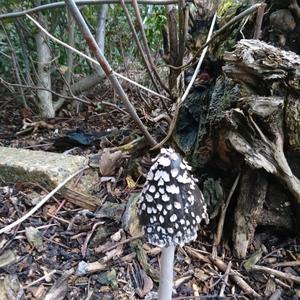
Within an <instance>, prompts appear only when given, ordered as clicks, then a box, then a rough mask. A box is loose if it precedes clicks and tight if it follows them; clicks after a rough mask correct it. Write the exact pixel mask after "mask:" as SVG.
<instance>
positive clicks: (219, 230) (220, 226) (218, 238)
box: [214, 173, 241, 246]
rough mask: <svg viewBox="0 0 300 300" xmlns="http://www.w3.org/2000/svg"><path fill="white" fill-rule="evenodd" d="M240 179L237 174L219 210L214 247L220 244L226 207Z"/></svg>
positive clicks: (239, 174) (239, 175)
mask: <svg viewBox="0 0 300 300" xmlns="http://www.w3.org/2000/svg"><path fill="white" fill-rule="evenodd" d="M240 177H241V173H238V175H237V177H236V178H235V180H234V183H233V185H232V187H231V189H230V192H229V194H228V197H227V199H226V202H225V203H224V204H223V206H222V208H221V213H220V218H219V222H218V226H217V233H216V236H215V238H214V246H217V245H219V244H220V242H221V238H222V233H223V228H224V222H225V215H226V212H227V208H228V205H229V203H230V200H231V198H232V195H233V193H234V192H235V189H236V187H237V185H238V183H239V180H240Z"/></svg>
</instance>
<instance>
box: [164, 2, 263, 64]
mask: <svg viewBox="0 0 300 300" xmlns="http://www.w3.org/2000/svg"><path fill="white" fill-rule="evenodd" d="M262 5H264V3H258V4H255V5H253V6H251V7H249V8H247V9H246V10H244V11H243V12H241V13H240V14H238V15H237V16H235V17H233V18H232V19H231V20H230V21H229V22H227V23H226V24H225V25H224V26H223V27H221V28H220V29H219V30H217V31H216V32H215V33H214V35H213V36H212V37H211V38H210V39H209V40H208V41H206V43H205V44H203V45H202V46H201V47H200V48H199V49H198V50H197V52H196V54H195V55H194V57H193V58H191V59H190V60H189V61H188V62H187V63H186V64H184V65H182V66H179V67H174V66H169V67H170V68H172V69H175V70H178V69H185V68H187V67H190V66H191V65H192V64H193V63H194V62H195V61H196V60H197V57H198V55H199V54H200V53H201V51H202V50H203V49H204V48H206V47H207V46H209V45H210V44H211V43H212V42H213V41H214V40H215V39H216V38H217V37H218V36H219V35H220V34H222V33H223V32H224V31H225V30H227V29H228V28H229V27H230V26H232V25H233V24H235V23H236V22H238V21H240V20H241V19H243V18H244V17H246V16H248V15H250V14H252V13H253V12H255V11H256V10H257V9H258V8H259V7H260V6H262Z"/></svg>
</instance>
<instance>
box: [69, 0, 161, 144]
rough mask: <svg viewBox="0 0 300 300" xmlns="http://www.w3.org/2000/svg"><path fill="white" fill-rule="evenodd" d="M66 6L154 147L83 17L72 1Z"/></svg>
mask: <svg viewBox="0 0 300 300" xmlns="http://www.w3.org/2000/svg"><path fill="white" fill-rule="evenodd" d="M66 4H67V5H68V7H69V9H70V11H71V12H72V14H73V17H74V18H75V20H76V22H77V24H78V25H79V28H80V30H81V32H82V34H83V36H84V38H85V40H86V42H87V44H88V46H89V47H90V50H91V51H92V52H93V54H94V55H95V57H96V58H97V61H98V62H99V64H100V65H101V68H102V69H103V71H104V73H105V74H106V76H107V78H108V79H109V81H110V82H111V84H112V86H113V88H114V90H115V92H116V93H117V94H118V95H119V97H120V98H121V100H122V101H123V103H124V106H125V107H126V109H127V111H128V113H129V114H130V116H131V118H132V119H133V120H134V121H135V122H136V124H137V125H138V127H139V128H140V130H141V131H142V132H143V134H144V136H145V138H146V139H147V141H148V143H149V144H150V145H152V146H154V145H156V144H157V143H156V141H155V139H154V138H153V137H152V136H151V134H150V133H149V131H148V130H147V128H146V127H145V126H144V124H143V122H142V121H141V119H140V118H139V116H138V114H137V112H136V110H135V108H134V106H133V105H132V104H131V102H130V101H129V99H128V96H127V94H126V93H125V92H124V90H123V88H122V86H121V85H120V83H119V81H118V79H117V77H116V75H115V74H114V72H113V70H112V68H111V66H110V65H109V63H108V61H107V60H106V58H105V56H104V55H103V54H102V52H101V51H100V49H99V46H98V45H97V43H96V41H95V38H94V36H93V35H92V33H91V31H90V29H89V27H88V26H87V24H86V22H85V20H84V18H83V16H82V15H81V13H80V11H79V9H78V7H77V6H76V4H75V2H74V0H66Z"/></svg>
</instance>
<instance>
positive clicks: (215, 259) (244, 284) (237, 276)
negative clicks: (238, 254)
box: [185, 246, 260, 298]
mask: <svg viewBox="0 0 300 300" xmlns="http://www.w3.org/2000/svg"><path fill="white" fill-rule="evenodd" d="M185 250H186V251H187V252H188V253H189V254H190V255H192V256H193V257H195V258H197V259H199V260H200V261H203V262H206V263H213V264H214V265H215V266H216V267H217V268H218V269H219V270H221V271H222V272H226V270H227V268H228V265H226V263H225V262H223V261H222V260H221V259H220V258H218V257H214V256H212V255H211V254H209V255H202V254H200V253H199V252H198V251H196V250H195V249H193V248H191V247H187V246H185ZM229 276H230V277H231V278H232V280H233V281H234V282H235V283H236V284H237V285H238V286H239V287H240V288H241V289H242V290H243V291H244V292H245V293H247V294H249V295H252V296H254V297H256V298H260V295H259V294H258V293H256V291H255V290H253V289H252V288H251V287H250V286H249V285H248V283H247V282H246V281H245V280H244V279H243V278H242V277H241V276H240V274H239V273H238V272H237V271H234V270H232V269H231V271H230V273H229Z"/></svg>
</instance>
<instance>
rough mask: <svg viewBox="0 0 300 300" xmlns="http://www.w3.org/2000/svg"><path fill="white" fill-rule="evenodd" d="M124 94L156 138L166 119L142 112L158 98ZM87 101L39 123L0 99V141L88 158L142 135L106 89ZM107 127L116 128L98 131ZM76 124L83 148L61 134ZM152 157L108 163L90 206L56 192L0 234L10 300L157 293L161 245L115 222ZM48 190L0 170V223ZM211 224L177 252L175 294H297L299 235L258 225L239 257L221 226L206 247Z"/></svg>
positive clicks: (137, 152)
mask: <svg viewBox="0 0 300 300" xmlns="http://www.w3.org/2000/svg"><path fill="white" fill-rule="evenodd" d="M95 95H97V96H95ZM130 95H131V96H130V97H131V100H133V101H134V102H135V105H136V109H137V111H138V114H139V115H140V116H142V121H143V122H144V124H145V125H146V126H148V128H150V130H151V132H152V134H153V135H154V136H155V137H156V138H157V140H160V139H161V138H162V137H163V136H164V133H165V130H166V128H167V124H166V125H165V127H162V126H158V125H157V122H155V121H153V120H151V118H150V117H149V116H150V113H149V112H150V111H153V110H154V109H153V107H152V105H153V103H155V101H158V100H157V99H153V102H152V103H149V101H147V100H145V98H144V97H143V96H142V95H139V94H138V93H136V92H131V93H130ZM86 97H87V98H89V99H92V101H94V102H97V103H98V106H97V109H96V110H95V109H92V108H91V109H90V108H86V107H84V108H83V109H81V110H80V113H79V114H77V115H76V114H75V113H68V112H69V111H70V109H72V106H71V105H69V107H68V108H67V109H66V110H65V111H63V112H62V115H61V116H59V117H57V118H55V119H51V120H47V121H45V122H44V123H43V122H39V121H40V120H39V119H38V118H37V117H33V115H34V114H32V113H31V111H30V110H27V111H26V110H18V109H16V104H15V102H14V100H13V99H10V98H2V100H1V102H0V114H1V116H3V117H2V118H1V119H0V145H1V146H11V147H18V148H26V149H32V150H43V151H52V152H61V153H62V152H65V151H67V152H68V153H69V154H73V155H78V154H80V155H85V156H88V155H91V154H95V153H97V152H98V151H99V150H101V149H104V148H113V147H119V146H122V145H124V144H127V143H129V142H130V141H132V140H135V139H137V138H138V137H139V136H140V133H139V131H138V130H137V129H136V126H135V124H134V123H133V121H132V120H131V119H130V117H129V115H128V114H127V113H126V112H125V111H124V108H123V107H122V105H121V103H119V101H118V100H117V99H116V98H115V97H114V94H113V92H112V90H111V89H110V88H107V87H103V88H102V89H100V90H97V91H96V92H95V91H94V92H93V93H91V94H90V95H86ZM73 109H75V107H73ZM157 113H158V114H159V111H158V112H157ZM25 118H27V121H26V124H27V125H26V128H23V129H22V127H23V126H24V120H25ZM107 129H114V130H113V131H112V132H113V133H111V134H109V135H106V134H105V133H104V134H103V132H104V131H105V130H107ZM74 130H77V132H80V133H88V134H93V136H92V137H93V138H92V140H93V141H92V142H91V143H90V145H85V146H83V145H80V144H78V143H76V142H74V141H70V140H69V139H66V138H65V137H66V135H67V133H68V132H70V131H74ZM100 132H102V134H100V135H99V133H100ZM151 156H152V154H151V153H150V152H149V149H148V147H147V146H146V145H145V143H144V142H141V143H140V144H138V146H137V147H135V148H134V150H133V151H131V152H130V153H129V154H128V155H127V156H126V157H122V158H121V160H120V161H119V162H118V163H116V164H117V165H116V166H112V169H113V171H114V173H113V174H111V178H112V181H110V182H99V185H98V186H97V187H96V188H95V195H96V196H97V197H101V199H103V201H104V204H103V207H99V209H97V211H95V212H90V211H87V210H84V209H82V208H79V207H75V206H74V205H73V204H71V203H69V202H67V201H66V200H65V199H64V198H62V197H61V196H55V197H52V198H51V199H50V200H49V201H48V202H47V203H46V204H45V205H44V206H43V207H42V208H41V209H40V210H38V211H37V212H36V213H35V214H34V215H32V216H31V217H30V218H28V219H27V220H25V221H24V222H23V223H22V224H21V225H20V226H18V227H16V228H14V229H13V230H11V231H10V232H9V233H6V234H2V235H1V236H0V282H1V281H2V286H3V284H4V286H6V287H7V288H8V287H9V288H11V293H12V294H11V295H15V296H11V297H10V299H11V300H12V299H47V300H49V299H56V300H58V299H85V300H88V299H89V300H93V299H107V300H108V299H155V292H156V291H157V287H158V282H157V279H158V274H159V271H158V270H159V255H160V249H159V248H157V247H152V246H151V245H149V244H147V243H146V240H145V239H143V238H142V239H135V240H130V239H129V238H130V237H131V236H130V232H126V231H125V229H124V226H122V215H123V212H124V209H125V207H126V204H127V201H128V199H129V198H130V197H132V195H135V194H136V193H139V192H140V191H141V189H142V186H143V183H144V181H145V174H146V173H147V171H148V169H149V167H150V165H151ZM48 192H50V190H49V189H48V188H47V187H46V186H44V185H43V182H40V183H31V182H19V183H9V182H3V181H2V180H1V174H0V228H3V227H4V226H5V225H7V224H10V223H12V222H13V221H15V220H17V219H18V218H20V217H21V216H23V215H24V214H25V213H26V212H27V211H29V210H30V209H31V208H32V207H33V206H34V205H35V204H36V202H37V201H38V200H39V199H41V197H43V196H45V195H46V194H47V193H48ZM215 230H216V223H215V222H212V224H211V225H210V226H208V227H205V228H203V230H201V231H200V232H199V237H198V240H197V241H195V242H193V243H191V244H189V245H187V246H185V247H183V248H178V249H177V252H176V256H175V266H174V279H175V286H174V299H254V298H256V297H255V296H254V295H253V294H251V293H253V290H254V291H255V292H256V293H257V294H258V295H260V296H261V297H262V298H263V299H273V300H275V299H299V298H300V241H299V239H296V238H295V237H293V236H292V235H289V234H288V233H286V232H282V231H280V230H275V229H274V228H270V229H267V228H264V229H263V230H260V231H258V232H257V234H256V235H255V239H254V241H253V243H252V244H251V246H250V247H249V255H248V257H247V258H246V259H238V258H237V257H236V256H235V254H234V251H232V249H231V247H230V246H231V242H230V238H228V234H227V232H224V236H223V242H222V243H221V244H220V245H218V246H213V238H214V232H215ZM253 264H256V267H258V266H263V267H265V268H254V267H253ZM0 287H1V285H0ZM13 291H14V292H13ZM0 295H1V288H0ZM46 295H47V298H45V297H46ZM199 295H200V296H201V297H199ZM14 297H15V298H14ZM0 298H1V297H0Z"/></svg>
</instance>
